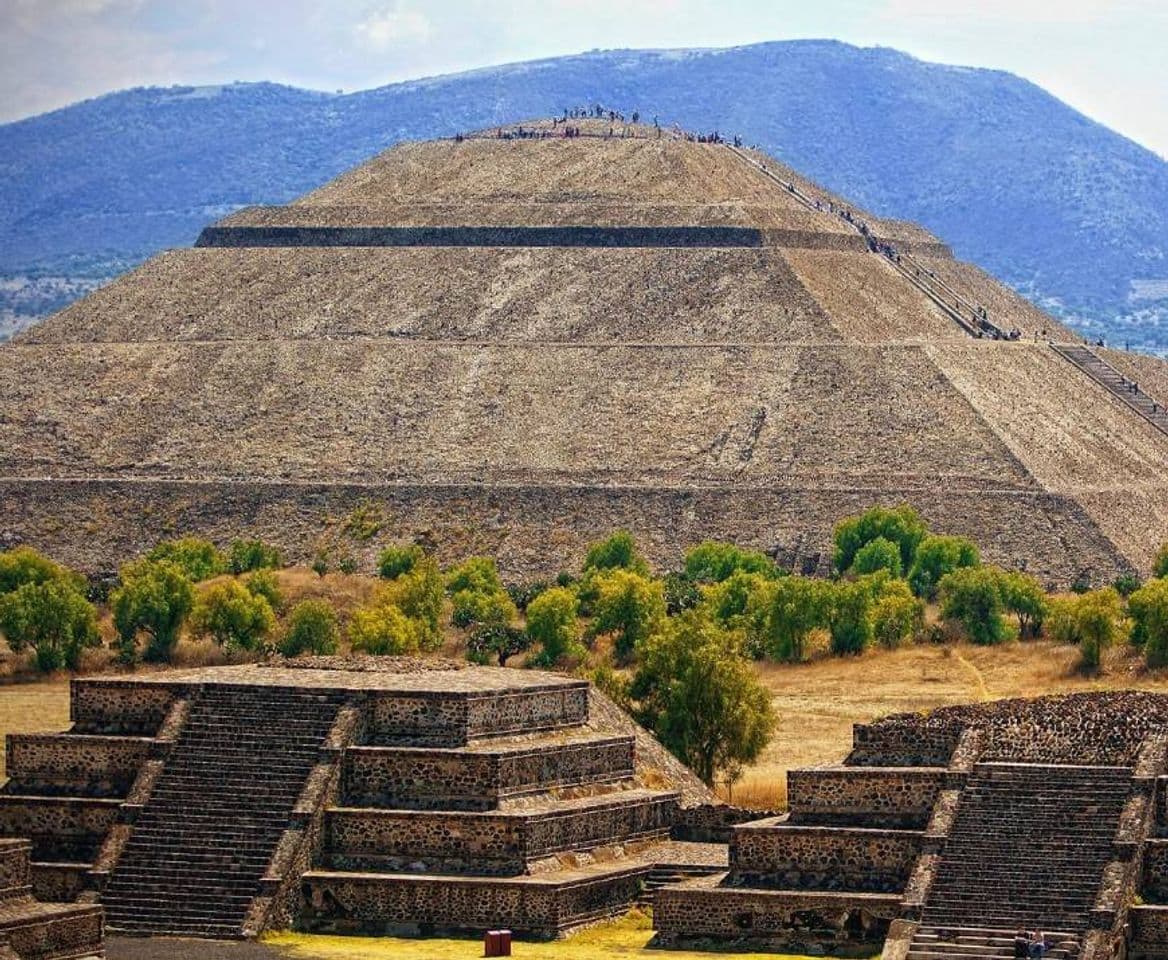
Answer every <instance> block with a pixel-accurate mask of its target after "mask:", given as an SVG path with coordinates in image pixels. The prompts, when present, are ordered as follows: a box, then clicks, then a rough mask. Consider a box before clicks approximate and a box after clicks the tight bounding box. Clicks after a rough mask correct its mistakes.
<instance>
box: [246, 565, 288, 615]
mask: <svg viewBox="0 0 1168 960" xmlns="http://www.w3.org/2000/svg"><path fill="white" fill-rule="evenodd" d="M243 585H244V586H245V587H247V589H248V592H249V593H251V594H253V595H255V596H257V597H263V598H264V599H265V600H267V601H268V603H269V605H270V606H271V608H272V609H273V610H275V611H279V610H282V609H283V608H284V593H283V591H282V590H281V589H280V581H279V580H277V579H276V575H275V573H273V572H272V571H271V570H266V569H261V570H256V571H255V573H253V574H252V575H251V576H249V577H247V578H246V579H245V580H244V581H243Z"/></svg>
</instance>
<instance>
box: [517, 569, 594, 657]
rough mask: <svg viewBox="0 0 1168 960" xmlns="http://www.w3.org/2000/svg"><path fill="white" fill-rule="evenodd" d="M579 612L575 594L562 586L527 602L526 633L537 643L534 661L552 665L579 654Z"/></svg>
mask: <svg viewBox="0 0 1168 960" xmlns="http://www.w3.org/2000/svg"><path fill="white" fill-rule="evenodd" d="M579 612H580V603H579V601H578V600H577V599H576V594H575V593H573V592H572V591H571V590H568V589H567V588H565V587H552V588H551V589H550V590H545V591H544V592H543V593H541V594H540V595H539V596H538V597H536V598H535V599H534V600H532V601H531V603H530V604H528V606H527V635H528V636H529V637H531V639H532V642H534V643H538V644H539V645H540V654H539V657H538V658H537V662H538V663H540V664H543V665H545V666H553V665H554V664H557V663H560V662H561V661H563V660H568V659H575V658H578V657H580V656H582V655H583V652H584V651H583V647H582V646H581V643H580V623H579V620H578V619H577V618H578V616H579Z"/></svg>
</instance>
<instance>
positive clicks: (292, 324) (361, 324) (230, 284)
mask: <svg viewBox="0 0 1168 960" xmlns="http://www.w3.org/2000/svg"><path fill="white" fill-rule="evenodd" d="M571 126H572V127H574V128H576V127H578V128H580V133H581V135H580V136H573V137H565V136H564V130H565V126H564V124H562V123H557V124H554V125H553V124H552V123H551V122H550V121H549V122H542V123H535V124H525V125H524V126H523V134H522V136H521V135H519V131H518V127H509V128H507V129H506V130H499V131H488V132H486V133H484V134H482V135H476V136H470V137H465V138H460V139H457V140H444V141H436V142H430V143H411V144H404V145H401V146H398V147H395V148H394V149H392V150H389V151H387V152H386V153H385V154H382V155H381V156H379V157H377V158H374V159H373V160H371V161H370V162H369V163H367V164H365V165H363V166H361V167H358V168H357V169H355V170H353V171H351V172H350V173H348V174H346V175H344V176H342V177H340V178H338V179H337V180H336V181H334V182H332V183H331V184H328V185H326V186H324V187H322V188H321V189H319V190H317V191H315V192H313V193H310V194H308V195H307V196H305V197H304V198H302V199H300V200H298V201H295V202H294V203H291V204H289V205H287V206H284V207H267V208H249V209H246V210H241V211H239V212H238V213H235V214H233V215H231V216H230V217H228V218H226V219H225V220H224V221H222V222H221V223H219V224H217V225H215V226H213V227H209V228H208V229H207V230H206V231H205V232H204V235H203V237H202V238H201V239H200V242H199V245H198V246H197V247H195V248H194V249H189V250H176V251H170V252H168V253H165V254H162V255H161V256H158V257H155V258H154V259H152V260H151V261H149V262H148V263H147V264H145V265H144V266H143V267H141V268H140V269H138V270H136V271H133V272H132V273H130V274H128V275H126V276H125V277H123V278H121V279H120V280H118V281H116V282H114V283H113V284H111V285H110V286H108V287H106V288H104V289H102V290H100V291H97V292H96V293H94V294H92V295H91V296H89V297H87V298H85V299H84V300H82V301H80V302H78V303H77V304H74V305H73V306H72V307H70V308H68V309H66V310H65V311H62V312H61V313H59V314H57V315H55V316H54V317H52V318H50V319H48V320H46V321H45V322H43V323H42V324H40V325H38V326H36V327H34V328H32V329H30V330H28V331H27V332H25V333H24V334H22V335H21V336H20V337H18V338H17V339H16V340H15V341H14V342H12V343H10V344H7V345H5V346H2V347H0V509H3V511H4V516H5V521H4V524H3V528H2V529H0V537H3V538H4V541H5V543H6V544H11V543H16V542H27V543H30V544H32V545H34V546H37V547H39V548H41V549H44V550H46V551H48V552H50V553H51V554H53V555H54V556H56V557H57V558H58V559H60V560H62V561H64V562H68V563H72V564H75V565H78V566H80V567H82V568H84V569H87V570H89V571H91V572H101V571H108V570H113V569H115V568H116V567H117V565H118V564H119V563H120V562H122V561H124V560H125V559H126V558H127V557H130V556H133V555H136V554H137V553H138V552H140V551H141V550H143V549H145V548H148V547H149V546H151V545H152V544H153V543H154V542H155V541H156V540H157V538H158V534H159V531H160V530H167V531H175V532H192V533H199V534H202V535H206V536H209V537H211V538H212V539H216V540H222V541H227V540H230V539H233V538H235V537H239V536H242V535H245V534H248V533H250V534H251V535H255V536H260V537H262V538H263V539H265V540H268V541H271V542H274V543H277V544H279V545H280V546H281V547H283V548H284V550H285V552H286V555H287V556H289V557H292V558H297V559H304V558H308V557H311V556H312V555H313V554H314V552H315V550H316V549H317V547H318V546H319V543H320V542H321V541H322V540H326V539H327V538H329V537H330V536H333V535H334V534H335V532H336V531H337V529H339V528H340V527H342V526H343V524H344V520H345V518H346V517H348V516H350V515H352V514H353V513H354V511H365V512H366V513H367V514H373V515H376V516H377V517H378V518H379V524H380V529H382V530H385V531H387V532H388V533H389V534H390V535H392V536H393V537H394V538H409V537H421V538H423V539H426V540H427V541H428V542H432V543H433V544H435V545H436V547H437V550H438V552H439V554H440V556H441V558H442V559H443V560H453V559H459V558H462V557H464V556H466V555H468V554H470V553H488V554H491V555H493V556H495V557H497V558H498V560H499V562H500V564H501V566H502V567H503V569H504V572H505V573H506V574H507V575H508V576H515V577H518V576H532V575H537V574H538V575H549V574H552V573H554V572H555V571H557V570H559V569H561V568H564V567H569V566H571V565H572V564H573V563H576V562H578V561H579V559H580V557H581V556H582V554H583V551H584V547H585V545H586V544H587V543H588V542H590V541H592V540H595V539H597V538H599V537H601V536H603V535H605V534H607V533H608V532H610V531H611V530H612V529H613V528H616V527H625V528H628V529H629V530H631V531H632V532H633V533H634V534H635V535H636V536H637V537H638V539H639V540H640V541H641V542H642V543H643V544H644V547H645V549H646V551H647V553H648V554H649V556H650V558H651V559H652V560H654V561H655V562H657V563H660V564H662V565H668V564H672V563H674V562H676V561H677V560H678V559H679V558H680V556H681V555H682V553H683V552H684V550H685V549H686V547H687V546H689V545H692V544H693V543H695V542H698V541H700V540H703V539H707V538H715V539H724V540H732V541H735V542H738V543H740V544H742V545H744V546H750V547H757V548H761V549H764V550H768V551H770V552H772V553H773V554H774V555H775V556H776V558H777V559H779V560H780V561H781V562H783V563H785V564H788V565H791V566H793V567H795V568H797V569H802V570H806V571H808V572H810V571H814V570H817V569H818V570H825V569H826V567H827V564H828V562H829V541H830V531H831V528H832V526H833V524H834V523H835V522H836V521H837V520H839V519H840V518H841V517H843V516H846V515H850V514H854V513H857V512H860V511H862V510H863V509H865V508H866V507H868V506H871V505H873V504H878V503H879V504H888V505H892V504H896V503H899V502H904V501H907V502H910V503H912V504H913V505H915V506H916V507H917V508H918V509H919V510H920V511H921V512H922V513H923V514H924V515H925V517H926V518H927V520H928V521H929V522H930V524H931V526H932V527H933V528H934V529H936V530H938V531H942V532H950V533H960V534H965V535H968V536H970V537H972V538H974V539H975V540H976V541H977V542H978V543H979V545H980V546H981V547H982V550H983V555H984V556H985V557H986V558H987V559H989V560H992V561H996V562H1000V563H1003V564H1005V565H1008V566H1011V567H1026V568H1027V569H1029V570H1030V571H1031V572H1033V573H1036V574H1038V575H1040V576H1041V577H1042V578H1043V579H1044V580H1045V581H1047V582H1048V584H1050V585H1052V586H1066V585H1068V584H1069V583H1071V582H1074V581H1076V580H1082V579H1084V578H1085V579H1087V580H1090V581H1092V582H1096V583H1104V582H1110V581H1111V580H1112V579H1114V577H1115V576H1116V575H1118V574H1120V573H1122V572H1126V571H1130V570H1133V569H1135V570H1146V569H1147V568H1148V566H1149V565H1150V562H1151V557H1152V555H1153V553H1154V550H1155V548H1156V547H1157V546H1158V545H1159V543H1160V542H1162V541H1163V540H1164V539H1165V536H1166V533H1168V416H1166V415H1165V414H1164V412H1163V404H1164V403H1165V402H1168V365H1166V364H1165V363H1164V362H1162V361H1159V360H1155V359H1152V358H1148V357H1140V356H1134V355H1128V354H1123V353H1117V352H1114V351H1109V350H1105V349H1101V348H1086V347H1084V346H1083V345H1082V344H1081V343H1080V342H1079V341H1078V339H1077V338H1076V337H1075V336H1074V335H1073V334H1072V333H1071V332H1070V331H1068V330H1066V329H1064V328H1062V327H1061V326H1060V325H1059V324H1058V323H1057V322H1056V321H1055V320H1053V319H1052V318H1051V317H1049V316H1047V315H1046V314H1044V313H1042V312H1041V311H1039V310H1038V309H1036V308H1035V307H1034V306H1032V305H1031V304H1029V303H1027V302H1026V301H1025V300H1023V299H1022V298H1021V297H1019V296H1018V295H1016V294H1015V293H1013V292H1012V291H1010V290H1008V289H1006V288H1005V287H1003V286H1001V285H1000V284H998V283H996V282H995V281H993V280H992V279H991V278H989V277H988V276H986V275H985V274H983V273H982V272H980V271H979V270H977V269H976V268H974V267H972V266H970V265H968V264H963V263H960V262H959V261H957V260H955V259H953V258H952V256H951V254H950V253H949V251H948V249H947V248H946V247H945V246H944V244H942V243H941V242H940V241H939V240H938V239H937V238H936V237H933V236H931V235H930V234H928V233H927V231H924V230H923V229H921V228H919V227H916V226H914V225H911V224H904V223H900V222H895V221H886V220H882V219H880V218H877V217H875V216H872V215H870V214H868V213H866V212H864V211H862V210H860V209H858V208H857V207H855V206H854V205H852V204H849V203H848V202H847V201H846V200H844V199H841V198H839V197H835V196H833V195H831V194H830V193H828V192H827V191H825V190H823V189H821V188H819V187H817V186H815V185H814V184H811V183H809V182H808V181H806V180H805V179H803V178H801V177H800V176H799V175H798V174H797V173H795V172H794V171H791V170H789V169H787V168H786V167H784V166H782V165H781V164H779V163H777V162H776V161H775V160H773V159H771V158H769V157H765V156H763V155H761V154H757V153H755V152H753V151H749V150H745V149H739V148H737V147H734V146H732V145H729V144H725V143H711V142H707V143H702V142H696V141H694V140H692V139H689V138H687V137H685V136H683V135H679V134H677V133H673V132H667V131H657V130H655V129H654V128H652V127H644V126H637V127H634V126H624V125H621V124H616V125H611V126H612V132H611V134H610V132H609V130H610V124H608V123H607V122H599V121H571ZM1015 336H1016V337H1017V339H995V337H1015ZM81 531H84V534H82V533H81ZM379 547H380V543H378V542H377V539H376V538H373V539H372V540H370V541H369V542H364V543H355V544H354V552H355V554H356V555H357V559H358V560H365V561H371V560H372V558H373V556H374V555H375V553H376V551H377V550H378V549H379Z"/></svg>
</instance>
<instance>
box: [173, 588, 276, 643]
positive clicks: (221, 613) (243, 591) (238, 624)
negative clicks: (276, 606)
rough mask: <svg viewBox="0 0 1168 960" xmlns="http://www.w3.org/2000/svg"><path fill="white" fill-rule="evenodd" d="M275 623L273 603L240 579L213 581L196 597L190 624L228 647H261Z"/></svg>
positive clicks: (202, 633)
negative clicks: (255, 592) (252, 590)
mask: <svg viewBox="0 0 1168 960" xmlns="http://www.w3.org/2000/svg"><path fill="white" fill-rule="evenodd" d="M275 625H276V615H275V613H274V612H273V611H272V605H271V604H270V603H268V601H267V600H266V599H265V598H264V597H262V596H257V595H256V594H254V593H252V592H251V591H250V590H248V589H247V587H245V586H244V585H243V584H241V583H240V582H239V581H238V580H225V581H224V582H222V583H216V584H212V585H211V586H210V587H208V588H207V589H206V590H204V591H203V592H202V594H200V595H199V596H198V597H197V598H196V599H195V605H194V608H193V609H192V610H191V628H192V629H193V630H194V631H195V633H197V634H199V635H200V636H204V637H211V639H213V640H214V641H215V642H216V643H217V644H219V646H221V647H223V649H225V650H258V649H260V648H261V647H262V646H263V641H264V639H265V638H266V637H267V636H268V635H269V634H270V633H271V632H272V629H273V628H274V627H275Z"/></svg>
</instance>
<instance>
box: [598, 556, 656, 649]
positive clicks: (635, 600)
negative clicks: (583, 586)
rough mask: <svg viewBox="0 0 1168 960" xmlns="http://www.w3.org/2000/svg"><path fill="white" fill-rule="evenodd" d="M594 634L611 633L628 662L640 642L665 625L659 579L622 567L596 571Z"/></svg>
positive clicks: (616, 646) (616, 645) (615, 643)
mask: <svg viewBox="0 0 1168 960" xmlns="http://www.w3.org/2000/svg"><path fill="white" fill-rule="evenodd" d="M594 583H595V587H596V600H595V602H594V604H593V607H592V615H593V619H592V625H591V627H590V628H589V632H590V634H591V635H592V636H593V637H597V636H600V635H601V634H611V635H612V637H613V643H614V647H615V649H616V655H617V658H618V659H619V660H622V661H627V660H628V659H629V658H631V657H632V655H633V651H634V650H635V649H636V648H637V645H638V644H640V643H642V642H643V641H644V640H645V639H646V638H647V637H649V636H650V635H651V634H653V633H655V632H656V631H658V630H660V629H661V627H662V626H663V625H664V624H665V620H666V615H665V589H664V586H663V585H662V583H661V581H660V580H649V579H648V578H647V577H643V576H641V574H639V573H634V572H633V571H631V570H627V569H623V568H613V569H609V570H606V571H604V572H601V573H598V574H596V576H595V578H594Z"/></svg>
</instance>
